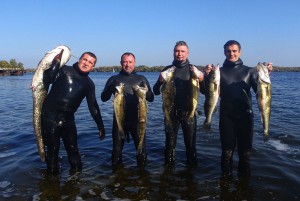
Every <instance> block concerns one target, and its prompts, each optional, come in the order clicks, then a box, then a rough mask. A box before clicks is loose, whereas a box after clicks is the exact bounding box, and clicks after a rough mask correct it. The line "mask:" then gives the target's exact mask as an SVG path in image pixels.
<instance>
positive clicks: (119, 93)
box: [113, 83, 125, 139]
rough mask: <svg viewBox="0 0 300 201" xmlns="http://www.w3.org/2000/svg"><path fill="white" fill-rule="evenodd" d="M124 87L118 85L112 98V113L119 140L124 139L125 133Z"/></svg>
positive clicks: (122, 84)
mask: <svg viewBox="0 0 300 201" xmlns="http://www.w3.org/2000/svg"><path fill="white" fill-rule="evenodd" d="M124 91H125V85H124V83H120V85H119V86H116V92H115V97H114V101H113V104H114V113H115V118H116V122H117V127H118V128H117V129H118V134H119V137H120V138H121V139H125V133H124V129H123V124H124V118H125V113H124V112H125V111H124V107H125V98H124Z"/></svg>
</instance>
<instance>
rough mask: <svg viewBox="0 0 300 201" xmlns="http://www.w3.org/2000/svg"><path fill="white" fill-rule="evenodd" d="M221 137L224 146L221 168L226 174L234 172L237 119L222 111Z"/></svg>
mask: <svg viewBox="0 0 300 201" xmlns="http://www.w3.org/2000/svg"><path fill="white" fill-rule="evenodd" d="M219 130H220V139H221V146H222V155H221V169H222V172H223V173H225V174H230V173H231V172H232V162H233V161H232V157H233V152H234V148H235V146H236V129H235V119H234V117H233V116H231V115H225V114H224V113H222V111H221V113H220V122H219Z"/></svg>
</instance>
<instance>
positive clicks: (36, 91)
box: [31, 45, 71, 161]
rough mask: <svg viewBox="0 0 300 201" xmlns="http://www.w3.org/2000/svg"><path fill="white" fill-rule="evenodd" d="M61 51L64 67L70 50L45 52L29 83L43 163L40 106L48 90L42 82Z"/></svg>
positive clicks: (36, 134) (60, 47) (39, 150)
mask: <svg viewBox="0 0 300 201" xmlns="http://www.w3.org/2000/svg"><path fill="white" fill-rule="evenodd" d="M61 50H64V51H63V54H62V57H61V62H60V67H62V66H64V65H65V64H66V63H67V62H68V61H69V59H70V57H71V50H70V48H69V47H67V46H64V45H60V46H57V47H56V48H54V49H52V50H51V51H49V52H47V53H46V54H45V55H44V57H43V58H42V59H41V61H40V62H39V64H38V66H37V69H36V71H35V74H34V75H33V78H32V82H31V89H32V97H33V127H34V132H35V136H36V140H37V146H38V152H39V155H40V157H41V160H42V161H45V158H46V156H45V145H44V142H43V138H42V128H41V127H42V123H41V122H42V120H41V118H42V106H43V103H44V100H45V98H46V96H47V93H48V90H47V88H48V87H46V86H45V85H44V81H43V75H44V72H45V70H47V69H49V68H50V67H51V64H52V61H53V59H54V57H55V56H56V55H58V54H59V53H60V52H61Z"/></svg>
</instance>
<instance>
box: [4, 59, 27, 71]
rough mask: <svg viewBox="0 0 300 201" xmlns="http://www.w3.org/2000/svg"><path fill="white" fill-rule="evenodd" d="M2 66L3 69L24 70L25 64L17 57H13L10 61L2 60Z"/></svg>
mask: <svg viewBox="0 0 300 201" xmlns="http://www.w3.org/2000/svg"><path fill="white" fill-rule="evenodd" d="M0 68H1V69H2V70H24V64H23V63H21V62H17V60H16V59H11V60H10V61H9V62H8V61H5V60H1V61H0Z"/></svg>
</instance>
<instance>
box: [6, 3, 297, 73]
mask: <svg viewBox="0 0 300 201" xmlns="http://www.w3.org/2000/svg"><path fill="white" fill-rule="evenodd" d="M299 8H300V1H298V0H251V1H246V0H185V1H184V0H182V1H179V0H127V1H125V0H86V1H74V0H52V1H42V0H40V1H38V0H19V1H17V0H10V1H3V2H1V12H0V22H1V26H2V28H1V35H0V36H1V39H0V41H1V43H0V44H1V45H0V60H7V61H9V60H10V59H12V58H14V59H16V60H17V62H22V63H23V64H24V66H25V68H35V67H36V66H37V64H38V62H39V61H40V59H41V58H42V57H43V56H44V54H45V53H46V52H47V51H49V50H51V49H52V48H54V47H55V46H57V45H60V44H64V45H67V46H69V47H70V48H71V51H72V55H74V57H72V58H71V59H70V61H69V62H68V64H70V65H71V64H73V63H74V62H76V61H77V58H78V57H79V56H80V55H81V53H83V52H85V51H91V52H94V53H95V54H96V55H97V57H98V63H97V65H96V66H112V65H119V61H120V56H121V54H122V53H124V52H127V51H129V52H133V53H134V54H135V56H136V64H137V65H147V66H156V65H169V64H170V63H171V62H172V60H173V47H174V45H175V43H176V41H179V40H184V41H186V42H187V43H188V45H189V48H190V54H189V60H190V62H191V63H193V64H195V65H206V64H208V63H213V64H217V63H220V64H222V63H223V61H224V58H225V57H224V54H223V45H224V43H225V42H226V41H228V40H231V39H235V40H237V41H239V42H240V43H241V45H242V56H241V58H242V60H243V61H244V64H245V65H248V66H254V65H256V64H257V63H258V62H260V61H272V62H273V64H274V65H275V66H290V67H291V66H298V67H299V66H300V59H299V58H300V30H299V29H300V12H299Z"/></svg>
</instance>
